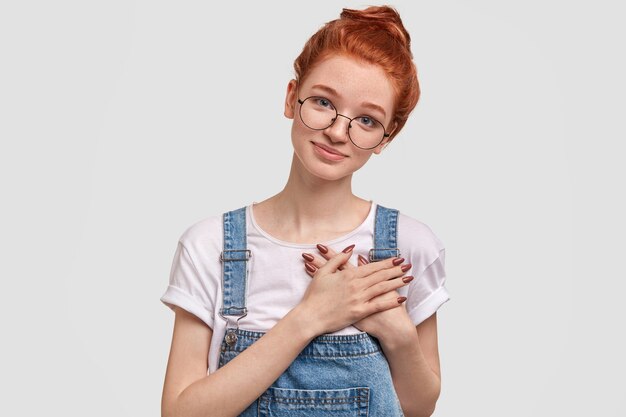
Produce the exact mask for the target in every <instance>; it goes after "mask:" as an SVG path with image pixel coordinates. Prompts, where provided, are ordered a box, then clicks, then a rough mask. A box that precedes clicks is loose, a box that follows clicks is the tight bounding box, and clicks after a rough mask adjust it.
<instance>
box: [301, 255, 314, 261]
mask: <svg viewBox="0 0 626 417" xmlns="http://www.w3.org/2000/svg"><path fill="white" fill-rule="evenodd" d="M302 257H303V258H304V259H306V260H307V261H309V262H313V260H314V259H315V258H314V257H313V255H311V254H310V253H303V254H302Z"/></svg>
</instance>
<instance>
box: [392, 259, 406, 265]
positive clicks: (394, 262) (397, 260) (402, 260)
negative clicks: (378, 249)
mask: <svg viewBox="0 0 626 417" xmlns="http://www.w3.org/2000/svg"><path fill="white" fill-rule="evenodd" d="M402 262H404V258H395V259H394V260H393V261H392V263H393V264H394V265H395V266H398V265H400V264H401V263H402Z"/></svg>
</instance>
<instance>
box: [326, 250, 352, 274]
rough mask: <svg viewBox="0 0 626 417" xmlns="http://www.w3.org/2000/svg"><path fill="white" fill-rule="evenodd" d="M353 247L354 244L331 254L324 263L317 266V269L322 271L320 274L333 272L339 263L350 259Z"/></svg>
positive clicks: (341, 263)
mask: <svg viewBox="0 0 626 417" xmlns="http://www.w3.org/2000/svg"><path fill="white" fill-rule="evenodd" d="M353 249H354V245H350V246H348V247H347V248H345V249H344V250H343V251H341V252H339V253H337V254H335V255H333V256H332V257H331V258H329V259H328V261H326V263H325V264H324V265H322V266H321V267H320V268H319V270H320V271H322V274H328V273H332V272H335V271H336V270H337V269H338V268H339V267H340V266H341V265H343V264H345V263H346V262H348V260H350V257H351V256H352V250H353Z"/></svg>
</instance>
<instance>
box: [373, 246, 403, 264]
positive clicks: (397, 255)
mask: <svg viewBox="0 0 626 417" xmlns="http://www.w3.org/2000/svg"><path fill="white" fill-rule="evenodd" d="M377 250H395V251H396V255H395V257H396V258H397V257H399V256H400V249H398V248H374V249H370V251H369V261H370V262H378V261H374V251H377ZM381 260H382V259H381Z"/></svg>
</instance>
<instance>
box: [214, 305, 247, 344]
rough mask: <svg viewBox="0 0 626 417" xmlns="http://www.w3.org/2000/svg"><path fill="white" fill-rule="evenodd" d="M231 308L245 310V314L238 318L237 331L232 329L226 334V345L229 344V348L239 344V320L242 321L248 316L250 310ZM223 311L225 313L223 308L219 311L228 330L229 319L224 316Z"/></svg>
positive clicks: (238, 308)
mask: <svg viewBox="0 0 626 417" xmlns="http://www.w3.org/2000/svg"><path fill="white" fill-rule="evenodd" d="M230 308H234V309H237V310H243V312H244V313H243V315H241V316H239V317H238V318H237V321H236V322H235V326H236V327H235V329H232V328H230V329H228V330H227V332H226V337H225V340H226V343H227V344H228V346H230V347H232V346H233V345H234V344H235V343H237V330H239V320H241V319H242V318H244V317H246V316H247V315H248V309H247V308H245V307H230ZM222 311H224V309H223V308H222V309H221V310H220V311H219V315H220V316H222V318H223V319H224V320H226V328H228V317H226V316H225V315H224V314H222Z"/></svg>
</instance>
